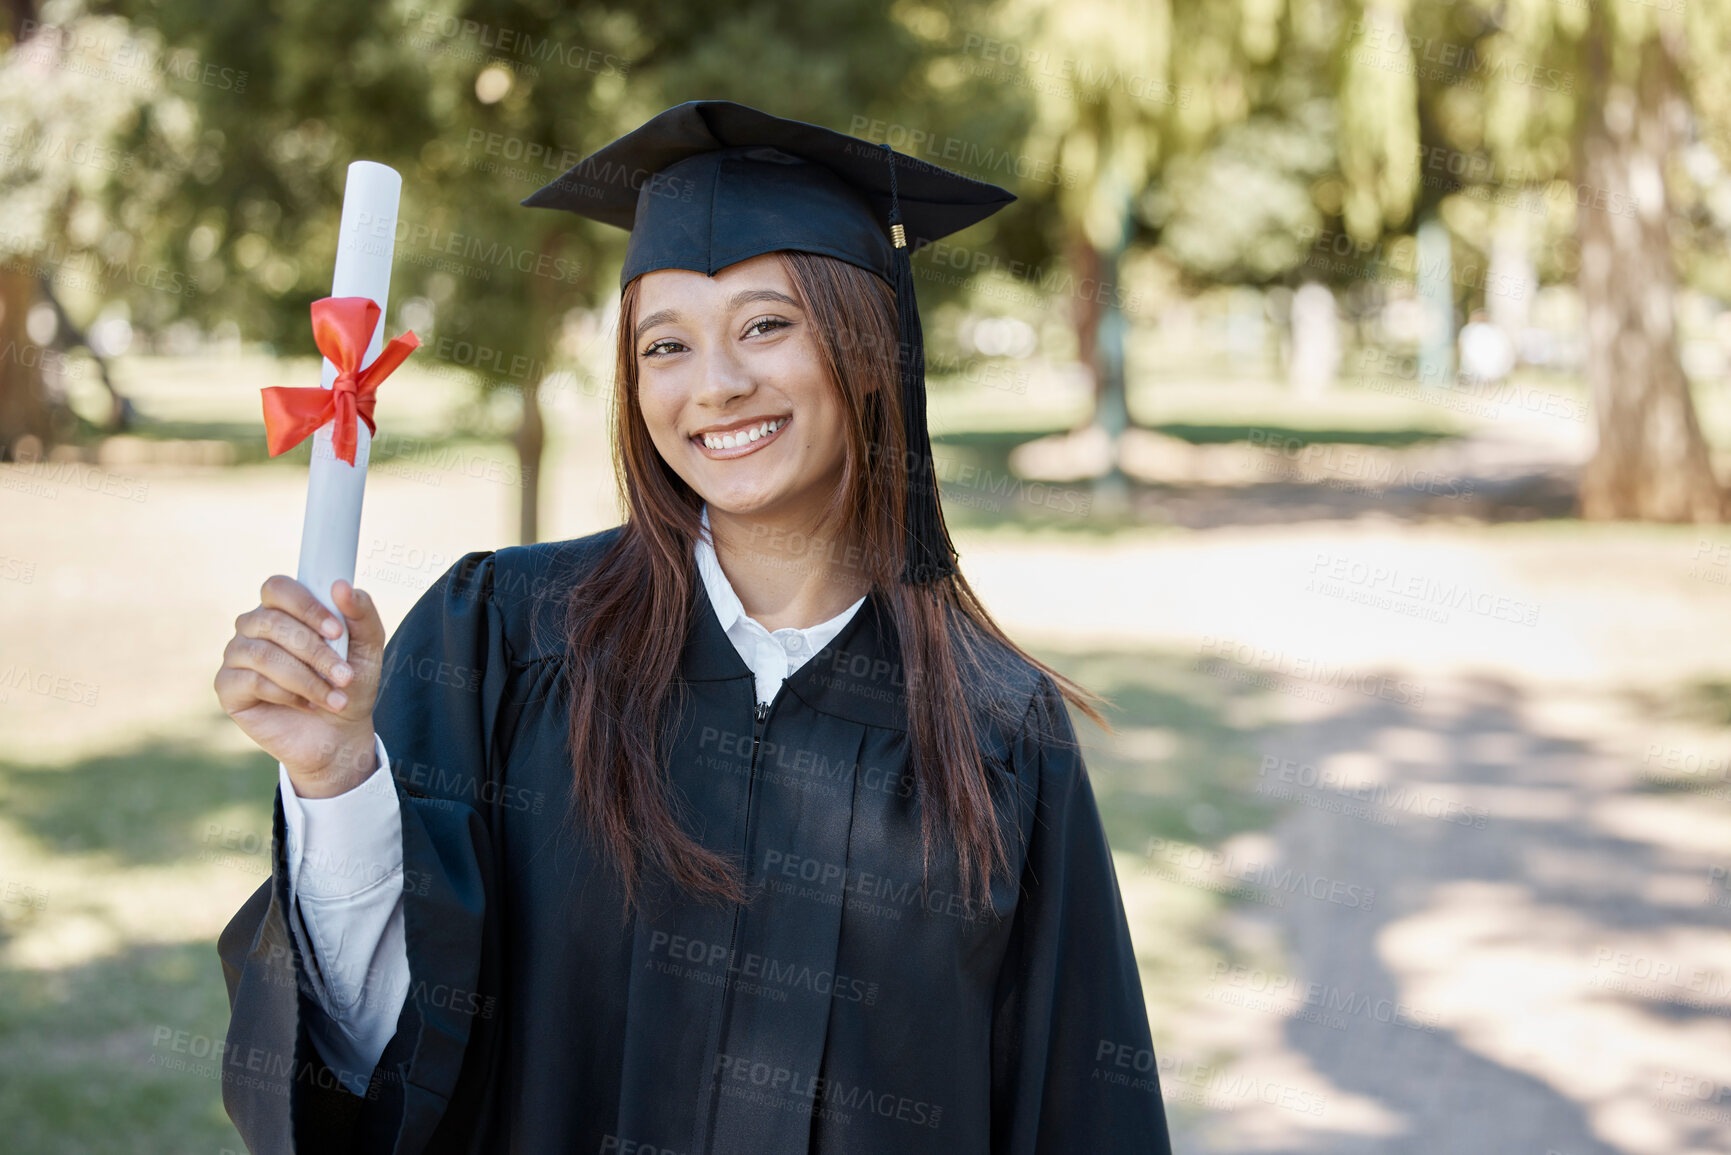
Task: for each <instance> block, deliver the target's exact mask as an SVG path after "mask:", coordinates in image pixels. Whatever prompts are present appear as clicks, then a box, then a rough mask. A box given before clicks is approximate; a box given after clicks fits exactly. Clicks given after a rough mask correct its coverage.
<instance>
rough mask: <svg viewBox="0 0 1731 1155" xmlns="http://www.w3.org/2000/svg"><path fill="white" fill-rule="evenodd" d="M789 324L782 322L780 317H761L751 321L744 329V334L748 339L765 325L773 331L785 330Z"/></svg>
mask: <svg viewBox="0 0 1731 1155" xmlns="http://www.w3.org/2000/svg"><path fill="white" fill-rule="evenodd" d="M790 324H792V322H791V321H783V320H782V319H781V318H780V317H762V318H759V319H758V320H756V321H753V322H752V323H751V324H749V325H747V326H746V327H745V334H746V336H748V337H749V336H750V335H751V334H753V333H755V332H756V331H757V330H759V329H761V328H763V327H764V326H765V325H768V326H769V327H770V329H771V330H774V329H785V328H787V327H788V326H789V325H790Z"/></svg>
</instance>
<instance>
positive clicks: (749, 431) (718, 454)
mask: <svg viewBox="0 0 1731 1155" xmlns="http://www.w3.org/2000/svg"><path fill="white" fill-rule="evenodd" d="M791 420H793V415H792V414H789V415H787V416H786V417H777V418H775V419H774V420H772V421H762V422H759V423H758V424H756V425H748V426H746V427H745V428H744V429H730V430H728V431H727V432H726V433H699V434H696V435H695V436H693V437H692V438H691V440H692V442H693V444H695V445H696V446H697V447H698V448H699V449H701V450H703V452H704V455H705V456H707V457H713V458H716V459H718V460H729V459H732V458H735V457H744V456H746V455H747V454H751V453H756V452H757V451H758V450H759V449H762V448H763V447H764V446H765V445H768V444H769V443H770V442H771V441H774V440H775V439H776V438H777V437H779V436H781V431H782V430H783V429H786V428H787V423H788V422H789V421H791Z"/></svg>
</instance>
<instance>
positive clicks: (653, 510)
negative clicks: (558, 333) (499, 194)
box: [564, 251, 1109, 911]
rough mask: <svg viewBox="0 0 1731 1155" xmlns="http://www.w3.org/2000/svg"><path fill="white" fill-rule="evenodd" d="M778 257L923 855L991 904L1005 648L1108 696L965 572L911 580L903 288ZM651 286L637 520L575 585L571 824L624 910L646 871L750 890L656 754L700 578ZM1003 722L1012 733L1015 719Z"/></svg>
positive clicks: (624, 390) (638, 425)
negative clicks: (1054, 659) (1030, 646)
mask: <svg viewBox="0 0 1731 1155" xmlns="http://www.w3.org/2000/svg"><path fill="white" fill-rule="evenodd" d="M775 255H776V256H777V257H779V258H781V260H782V262H783V264H784V267H785V268H786V269H787V272H788V276H789V278H790V279H791V280H792V282H793V285H794V290H795V295H796V296H797V297H798V298H799V299H800V301H801V303H802V305H803V306H804V307H805V309H806V311H807V313H808V315H809V316H810V318H811V321H812V328H813V329H814V330H815V332H816V334H817V340H818V347H819V349H820V351H821V354H822V356H823V359H824V362H825V367H826V368H827V370H828V372H829V376H830V380H831V384H832V386H833V387H834V388H835V389H836V391H837V394H838V396H839V398H840V400H841V403H842V409H843V411H844V413H845V415H846V416H845V418H844V420H845V421H846V423H847V429H846V445H847V453H846V461H845V466H844V469H843V474H842V480H841V483H840V484H839V485H838V486H836V488H835V491H834V495H833V496H832V498H831V499H830V502H829V504H828V506H827V508H826V509H825V511H824V514H823V519H822V522H823V528H832V527H833V528H834V529H835V530H836V531H838V534H839V536H840V538H841V539H842V540H847V541H852V542H854V543H857V545H858V546H859V551H858V554H857V556H859V557H861V558H862V559H863V560H862V562H861V565H862V566H863V567H864V569H865V570H866V573H867V576H869V577H870V579H871V588H872V590H873V592H874V593H875V594H876V595H877V596H878V597H879V598H880V599H881V600H882V602H883V604H884V605H885V606H887V608H888V611H889V615H890V618H891V621H892V623H893V625H894V629H895V634H896V638H897V640H898V641H899V643H900V648H901V661H902V667H903V681H904V686H905V688H906V689H905V693H906V695H907V701H908V706H909V708H908V738H909V752H910V755H911V759H912V762H913V773H914V781H915V789H916V792H917V797H918V799H919V803H920V807H921V815H922V817H921V823H920V825H921V836H922V839H923V844H924V859H925V863H926V866H927V869H928V871H929V865H930V861H931V857H932V854H933V850H934V845H935V844H936V842H937V841H938V839H939V838H940V836H942V837H943V838H944V839H945V840H947V842H948V843H949V844H950V845H951V846H952V847H953V848H954V851H955V854H956V856H957V863H958V866H959V869H960V882H961V888H962V892H963V893H967V892H968V891H969V890H970V889H971V888H976V887H977V892H978V894H979V895H980V900H981V902H982V904H984V905H986V906H988V907H989V905H990V902H991V896H990V892H989V889H988V888H989V886H990V882H991V875H992V872H993V871H995V870H1002V869H1005V868H1006V867H1007V861H1008V860H1007V857H1006V854H1005V849H1004V846H1003V842H1002V838H1001V836H1000V834H999V826H998V823H997V821H996V819H995V816H994V810H993V802H992V797H991V793H990V789H989V777H988V775H989V774H990V770H989V769H988V768H987V767H986V765H985V764H984V762H983V761H982V759H981V756H980V749H979V743H978V741H977V739H976V735H975V731H974V726H973V723H972V721H971V719H970V707H972V708H976V709H979V710H981V711H982V712H984V713H985V714H986V715H987V716H997V717H1003V716H1004V714H1005V710H1006V707H1009V706H1012V705H1014V704H1013V703H1010V702H1008V701H1006V700H1004V699H1005V697H1006V696H1005V695H1002V694H993V693H991V689H992V687H993V685H994V683H995V682H996V679H995V678H994V676H993V674H992V671H993V669H994V667H995V666H996V665H998V664H999V663H1001V661H1002V659H1003V654H1004V650H1005V649H1007V650H1008V651H1010V652H1011V653H1013V654H1015V655H1018V656H1019V657H1020V658H1022V659H1024V660H1025V661H1027V662H1028V663H1029V664H1030V665H1032V666H1034V667H1036V668H1038V669H1039V670H1042V671H1044V672H1045V673H1046V674H1048V675H1049V676H1050V677H1051V678H1052V679H1053V682H1054V683H1055V684H1056V685H1057V687H1058V689H1059V691H1060V692H1061V693H1062V694H1063V696H1064V698H1065V699H1066V700H1068V701H1069V702H1071V703H1072V704H1074V705H1075V706H1076V707H1077V708H1078V709H1079V710H1081V711H1082V712H1083V713H1085V714H1086V715H1087V716H1088V717H1089V718H1090V719H1092V720H1093V721H1094V722H1096V723H1098V724H1100V725H1101V726H1107V723H1106V719H1105V718H1104V717H1103V716H1102V715H1101V713H1100V712H1099V710H1098V709H1096V707H1095V705H1094V703H1095V702H1100V703H1102V704H1106V703H1107V699H1105V698H1102V697H1100V696H1099V695H1096V694H1094V693H1092V692H1091V691H1089V690H1086V689H1084V688H1083V687H1082V686H1080V685H1078V684H1077V683H1075V682H1073V681H1071V680H1070V679H1068V678H1066V677H1064V676H1063V675H1062V674H1060V673H1058V671H1056V670H1054V669H1053V668H1052V667H1050V666H1048V665H1046V664H1045V663H1043V662H1041V661H1039V660H1038V659H1036V658H1034V657H1033V656H1031V655H1029V654H1028V653H1026V652H1025V651H1023V650H1022V649H1021V648H1020V647H1019V646H1017V645H1015V643H1013V642H1012V641H1010V639H1009V638H1008V637H1007V636H1005V634H1004V632H1003V630H1001V629H1000V628H999V627H998V625H997V623H996V622H994V621H993V620H992V618H991V615H990V614H988V613H987V612H986V609H985V607H984V606H983V605H982V604H981V603H980V600H979V598H978V597H976V596H975V595H974V592H973V590H972V589H971V588H970V587H969V585H968V583H967V580H966V579H965V578H963V577H962V576H961V574H959V573H957V574H955V575H953V576H951V577H949V578H947V579H945V580H943V581H941V582H937V583H934V584H932V585H929V586H923V587H914V586H909V585H905V584H903V583H902V582H901V581H900V580H899V575H900V573H901V569H902V560H903V558H902V555H903V552H904V548H905V547H904V545H903V538H902V518H901V510H902V502H903V493H904V490H905V487H906V484H907V483H906V475H905V472H904V470H902V469H900V468H893V467H886V464H893V463H900V462H903V461H905V460H906V459H907V447H906V445H905V443H904V442H905V438H904V437H903V434H902V415H901V393H900V389H899V388H898V385H897V382H898V375H897V361H896V356H897V330H896V314H895V295H894V293H893V291H892V290H891V289H890V286H889V285H888V284H887V283H885V282H884V281H883V280H882V279H881V278H879V277H877V276H875V275H874V274H872V273H870V272H867V271H866V270H864V269H861V268H859V267H857V266H855V265H852V264H849V263H847V262H846V261H841V260H837V259H835V258H833V257H827V256H822V255H820V254H816V253H805V252H797V251H783V252H778V253H776V254H775ZM639 283H640V282H639V281H638V280H633V281H632V282H631V283H630V284H628V285H626V286H625V290H624V293H623V295H622V297H621V300H620V310H619V337H618V348H617V353H616V377H615V387H614V390H613V434H614V436H613V445H614V469H615V475H616V479H617V482H618V485H619V501H620V507H621V510H622V511H623V515H624V518H625V521H624V525H623V526H622V532H621V533H620V534H619V535H618V537H617V538H616V539H615V540H614V542H613V544H612V546H611V547H610V548H609V549H608V550H607V551H606V552H605V553H604V554H603V556H602V557H601V558H600V559H599V560H598V562H597V563H596V565H595V567H594V568H593V569H592V570H591V571H590V572H589V574H588V576H587V577H586V578H585V580H583V581H581V582H578V583H576V584H575V585H574V586H573V587H572V589H571V590H570V592H569V594H568V595H566V596H567V601H566V605H565V618H564V632H565V638H564V642H565V652H566V653H567V654H568V655H569V656H570V658H571V660H570V662H569V663H568V669H569V671H570V676H569V693H570V702H569V720H570V755H571V765H572V767H573V774H574V779H575V780H574V789H573V790H572V793H571V799H570V802H571V805H570V808H569V811H568V813H567V818H568V820H570V821H571V822H573V823H578V822H581V823H582V824H583V825H584V826H586V827H587V829H588V832H589V834H590V836H591V837H592V838H593V839H594V840H595V841H596V843H597V844H598V845H599V846H600V847H601V849H602V851H603V853H604V854H605V856H606V857H607V858H609V859H610V860H611V861H612V862H613V864H614V866H615V867H616V868H617V869H618V871H619V873H620V878H621V882H622V885H623V888H624V892H625V905H626V909H627V910H628V911H629V910H630V909H631V907H632V905H633V904H634V902H635V901H636V899H637V897H638V893H639V890H640V887H641V884H642V872H643V870H644V868H645V867H652V868H654V869H656V870H658V871H659V872H661V873H662V874H664V875H665V876H666V877H667V878H669V879H670V880H671V881H673V882H674V883H676V884H677V885H679V886H681V887H682V888H684V889H685V890H686V891H688V892H690V893H692V894H694V895H696V896H699V897H702V898H705V899H712V900H720V901H732V902H741V901H744V900H745V898H746V897H747V892H746V888H745V886H744V883H743V882H742V880H741V878H740V874H739V867H738V865H737V864H735V863H733V862H730V861H729V860H727V859H726V858H724V857H722V856H720V855H717V854H715V853H713V852H711V851H710V850H708V849H706V848H704V847H702V846H700V845H698V843H697V842H696V841H695V840H693V839H692V838H691V837H690V836H689V835H688V834H687V833H686V832H685V830H684V829H683V828H682V827H681V826H680V824H679V822H678V821H677V819H676V818H675V816H674V813H673V805H672V802H671V800H670V798H669V793H668V787H667V782H666V777H665V774H664V772H663V770H662V767H661V763H660V760H659V756H658V751H657V750H656V748H655V743H656V738H657V735H658V734H659V733H660V727H659V722H660V719H661V717H662V714H663V711H664V709H665V708H666V707H667V706H668V705H669V703H670V700H671V699H673V698H674V696H675V695H676V694H677V693H678V690H679V686H678V672H679V660H680V655H681V653H682V651H683V649H684V646H685V642H686V638H687V634H688V631H689V629H690V626H691V611H692V606H693V604H694V603H693V600H692V599H693V596H694V594H695V593H696V589H695V585H696V583H697V582H698V581H699V580H700V579H699V578H698V577H697V574H696V567H695V564H694V562H693V547H694V545H695V543H696V540H697V536H698V533H699V531H700V528H701V520H700V519H701V513H702V508H703V499H702V497H701V496H700V495H699V494H698V493H697V492H696V491H694V490H693V489H692V488H691V487H690V486H688V485H687V484H686V483H685V481H684V480H683V479H682V478H680V477H679V475H678V474H676V473H675V472H674V471H673V470H672V469H671V468H670V467H669V466H668V465H667V463H666V462H665V461H664V460H663V459H662V457H661V455H660V453H659V452H658V451H657V450H656V449H655V446H654V443H653V442H652V441H651V440H650V437H649V430H648V428H647V427H646V426H645V425H644V422H643V414H642V410H641V408H640V407H639V404H638V399H637V357H636V348H635V345H634V343H633V340H632V330H633V328H634V327H635V324H636V310H637V298H638V286H639ZM994 648H996V649H997V651H998V652H997V654H996V655H993V654H991V653H990V651H991V650H992V649H994ZM994 658H995V659H996V660H995V661H994V660H993V659H994ZM1009 721H1010V724H1011V725H1012V727H1013V726H1014V725H1015V724H1016V722H1017V721H1019V719H1016V718H1010V719H1009ZM1108 728H1109V727H1108Z"/></svg>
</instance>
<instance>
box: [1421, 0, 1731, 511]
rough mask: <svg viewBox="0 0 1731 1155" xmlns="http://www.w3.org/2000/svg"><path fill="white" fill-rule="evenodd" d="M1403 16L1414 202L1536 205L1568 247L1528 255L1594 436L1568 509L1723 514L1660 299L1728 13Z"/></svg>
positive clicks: (1730, 119) (1684, 251)
mask: <svg viewBox="0 0 1731 1155" xmlns="http://www.w3.org/2000/svg"><path fill="white" fill-rule="evenodd" d="M1413 20H1414V21H1415V24H1416V26H1415V27H1412V28H1409V29H1408V35H1409V38H1410V42H1411V43H1413V44H1416V45H1418V46H1419V47H1420V49H1421V56H1422V57H1423V60H1422V62H1421V64H1420V67H1419V69H1418V75H1419V77H1420V84H1419V91H1418V102H1419V108H1420V113H1421V118H1422V120H1423V121H1424V124H1425V136H1424V142H1423V148H1422V149H1421V151H1420V157H1421V160H1422V162H1423V167H1424V171H1425V174H1426V175H1425V179H1424V181H1423V185H1424V188H1423V190H1422V191H1421V194H1420V195H1421V200H1425V201H1435V200H1439V199H1441V200H1445V201H1446V200H1449V199H1451V198H1453V199H1456V200H1459V199H1460V198H1469V199H1471V200H1475V201H1479V202H1481V203H1482V202H1486V201H1493V200H1494V201H1495V202H1496V203H1497V204H1498V205H1500V206H1502V207H1503V208H1504V209H1505V210H1506V211H1509V212H1526V211H1529V210H1530V209H1531V208H1533V207H1537V208H1539V209H1540V210H1541V211H1542V212H1543V213H1544V214H1545V216H1546V218H1547V219H1546V222H1545V223H1546V224H1549V225H1561V226H1563V229H1564V230H1572V235H1567V232H1566V231H1565V235H1563V236H1558V237H1557V238H1556V239H1557V240H1558V241H1572V242H1573V244H1559V245H1558V246H1557V248H1556V250H1555V251H1552V250H1551V249H1550V247H1549V246H1543V247H1542V248H1541V259H1543V260H1545V261H1546V262H1547V263H1548V264H1549V270H1548V271H1549V272H1551V273H1552V274H1553V275H1562V276H1567V275H1571V274H1572V275H1574V277H1575V280H1576V285H1577V288H1578V290H1579V292H1580V295H1581V300H1582V305H1583V309H1584V312H1585V328H1584V333H1583V337H1584V340H1585V352H1584V358H1583V361H1584V368H1585V374H1586V378H1587V385H1588V389H1589V392H1590V394H1591V396H1592V399H1593V404H1594V408H1595V412H1596V420H1597V425H1598V434H1599V436H1598V447H1597V449H1596V450H1595V452H1594V455H1593V457H1592V459H1591V460H1590V461H1589V462H1588V464H1587V467H1586V469H1585V471H1584V473H1583V475H1582V479H1581V489H1580V495H1579V498H1580V510H1581V513H1582V515H1583V516H1585V517H1589V518H1642V519H1650V520H1657V521H1717V520H1721V519H1723V517H1724V516H1725V515H1726V513H1727V505H1726V501H1725V497H1724V494H1723V491H1722V489H1721V487H1720V485H1719V483H1718V481H1717V480H1716V479H1715V478H1714V475H1713V471H1712V467H1711V461H1710V457H1709V454H1708V451H1707V446H1706V442H1705V439H1704V438H1703V436H1702V433H1701V429H1700V425H1699V422H1698V420H1697V418H1696V413H1695V406H1694V402H1693V400H1692V398H1691V396H1690V392H1689V386H1688V380H1687V377H1686V376H1685V375H1684V372H1683V367H1682V361H1681V357H1680V354H1679V340H1678V332H1677V311H1676V295H1677V289H1678V283H1679V281H1678V272H1677V270H1678V266H1679V263H1680V261H1681V262H1685V263H1686V262H1688V261H1690V260H1691V259H1693V258H1692V256H1691V254H1692V253H1693V252H1694V251H1695V250H1697V249H1698V248H1699V245H1697V244H1691V241H1693V240H1695V239H1696V234H1697V227H1696V223H1695V222H1691V220H1690V218H1689V216H1688V214H1687V213H1683V212H1679V209H1680V207H1682V206H1680V204H1679V198H1678V193H1679V191H1687V190H1686V189H1683V188H1682V187H1681V186H1682V185H1684V184H1686V182H1680V181H1679V176H1680V172H1679V168H1680V165H1679V161H1680V160H1681V156H1682V149H1683V146H1684V145H1685V144H1687V143H1688V142H1689V140H1690V138H1691V137H1696V138H1705V139H1707V140H1710V141H1712V143H1713V144H1714V145H1716V146H1717V148H1718V150H1719V154H1720V155H1725V154H1726V149H1725V145H1726V139H1725V138H1726V135H1727V133H1728V132H1731V116H1728V115H1727V113H1728V112H1731V109H1728V108H1727V103H1728V102H1727V99H1726V85H1725V81H1724V78H1723V76H1722V75H1721V73H1722V71H1723V70H1722V69H1719V68H1717V67H1716V66H1715V65H1716V63H1717V62H1719V61H1722V60H1724V59H1725V58H1726V52H1727V50H1728V49H1731V5H1727V4H1726V3H1725V2H1724V0H1707V2H1705V3H1692V4H1689V5H1686V6H1685V5H1684V4H1682V3H1670V2H1667V0H1653V2H1651V3H1638V2H1633V0H1631V2H1629V3H1621V4H1608V3H1599V2H1592V3H1581V4H1565V3H1539V2H1536V0H1533V2H1520V3H1515V2H1510V0H1494V2H1493V0H1460V2H1458V3H1451V4H1438V5H1424V6H1421V7H1420V8H1418V9H1415V11H1414V13H1413ZM1445 207H1446V206H1445ZM1701 215H1706V214H1705V213H1704V211H1703V212H1702V213H1701ZM1487 219H1488V218H1487ZM1552 231H1553V232H1557V231H1558V230H1557V229H1554V228H1553V229H1552ZM1481 267H1482V266H1481ZM1465 287H1466V288H1468V289H1470V290H1471V291H1472V292H1475V293H1478V292H1482V293H1484V294H1486V295H1490V294H1495V293H1497V292H1500V291H1506V289H1507V287H1505V286H1502V285H1498V284H1495V283H1483V284H1479V283H1475V284H1472V285H1470V286H1465Z"/></svg>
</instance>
